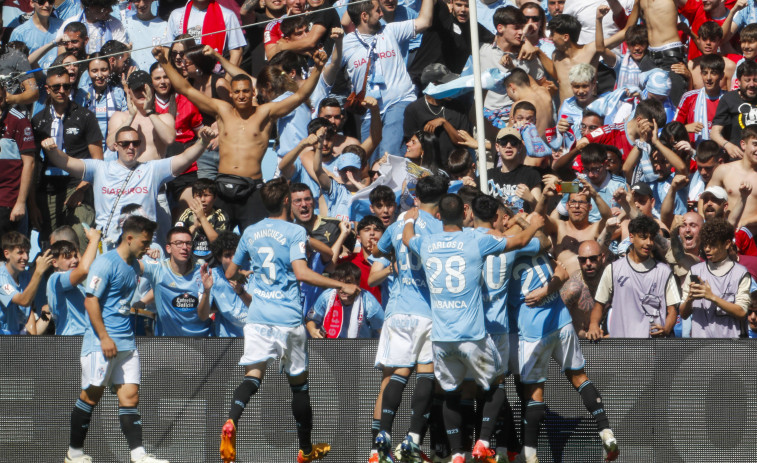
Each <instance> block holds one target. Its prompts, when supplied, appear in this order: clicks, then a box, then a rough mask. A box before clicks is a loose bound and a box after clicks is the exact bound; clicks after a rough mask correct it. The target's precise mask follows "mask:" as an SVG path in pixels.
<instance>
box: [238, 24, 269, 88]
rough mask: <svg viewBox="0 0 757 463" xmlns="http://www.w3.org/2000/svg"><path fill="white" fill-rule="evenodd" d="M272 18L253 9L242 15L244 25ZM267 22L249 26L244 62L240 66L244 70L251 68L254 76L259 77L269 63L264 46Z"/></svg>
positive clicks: (246, 31) (246, 34)
mask: <svg viewBox="0 0 757 463" xmlns="http://www.w3.org/2000/svg"><path fill="white" fill-rule="evenodd" d="M270 20H271V18H269V17H268V16H266V14H265V13H262V12H259V11H253V12H250V13H247V14H246V15H244V16H242V25H243V26H245V25H247V24H258V23H260V22H263V21H270ZM265 26H266V23H265V22H264V23H263V24H260V25H259V26H254V27H248V28H246V29H245V30H244V31H245V38H246V39H247V46H246V47H245V48H244V51H243V52H242V62H241V63H240V65H239V67H240V68H242V69H244V70H246V71H247V70H249V71H250V74H251V75H252V76H255V77H257V75H258V74H260V71H261V70H262V69H263V68H264V67H265V65H266V64H268V61H267V60H266V59H265V48H264V47H263V32H264V31H265Z"/></svg>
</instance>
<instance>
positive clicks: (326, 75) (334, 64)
mask: <svg viewBox="0 0 757 463" xmlns="http://www.w3.org/2000/svg"><path fill="white" fill-rule="evenodd" d="M330 38H331V40H333V41H334V48H333V49H332V50H331V60H329V62H328V64H326V66H324V67H323V73H322V75H321V77H322V78H323V81H324V82H326V85H334V83H335V82H336V78H337V77H338V76H339V71H340V70H341V69H342V42H343V39H344V29H342V28H341V27H332V28H331V37H330Z"/></svg>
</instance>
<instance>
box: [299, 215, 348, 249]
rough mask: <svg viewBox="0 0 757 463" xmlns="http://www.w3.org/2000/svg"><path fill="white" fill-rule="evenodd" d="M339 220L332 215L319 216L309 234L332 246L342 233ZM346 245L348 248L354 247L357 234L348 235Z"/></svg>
mask: <svg viewBox="0 0 757 463" xmlns="http://www.w3.org/2000/svg"><path fill="white" fill-rule="evenodd" d="M339 222H340V220H339V219H335V218H332V217H318V219H316V222H315V224H314V225H313V230H312V231H311V232H310V233H308V236H309V237H311V238H315V239H317V240H318V241H320V242H321V243H324V244H326V246H328V247H331V246H333V245H334V243H336V240H337V238H339V235H340V234H341V230H339ZM344 246H346V247H347V248H348V249H352V248H354V247H355V235H351V236H348V237H347V239H346V240H345V242H344Z"/></svg>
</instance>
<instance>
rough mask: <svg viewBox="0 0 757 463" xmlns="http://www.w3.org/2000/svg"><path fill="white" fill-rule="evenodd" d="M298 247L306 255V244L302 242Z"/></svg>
mask: <svg viewBox="0 0 757 463" xmlns="http://www.w3.org/2000/svg"><path fill="white" fill-rule="evenodd" d="M298 246H299V247H300V252H301V253H303V254H305V242H304V241H301V242H300V243H299V244H298Z"/></svg>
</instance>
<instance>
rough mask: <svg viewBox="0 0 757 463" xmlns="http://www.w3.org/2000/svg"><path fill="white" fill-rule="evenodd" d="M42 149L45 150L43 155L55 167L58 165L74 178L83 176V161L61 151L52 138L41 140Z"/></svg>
mask: <svg viewBox="0 0 757 463" xmlns="http://www.w3.org/2000/svg"><path fill="white" fill-rule="evenodd" d="M41 146H42V149H43V150H45V156H47V158H48V159H50V160H51V161H52V162H53V164H55V166H56V167H59V168H61V169H63V170H65V171H66V172H68V173H69V174H70V175H71V176H73V177H75V178H82V177H83V176H84V161H82V160H81V159H76V158H72V157H71V156H69V155H67V154H66V153H64V152H63V151H61V150H59V149H58V145H57V144H56V143H55V139H54V138H52V137H51V138H47V139H45V140H42V143H41Z"/></svg>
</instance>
